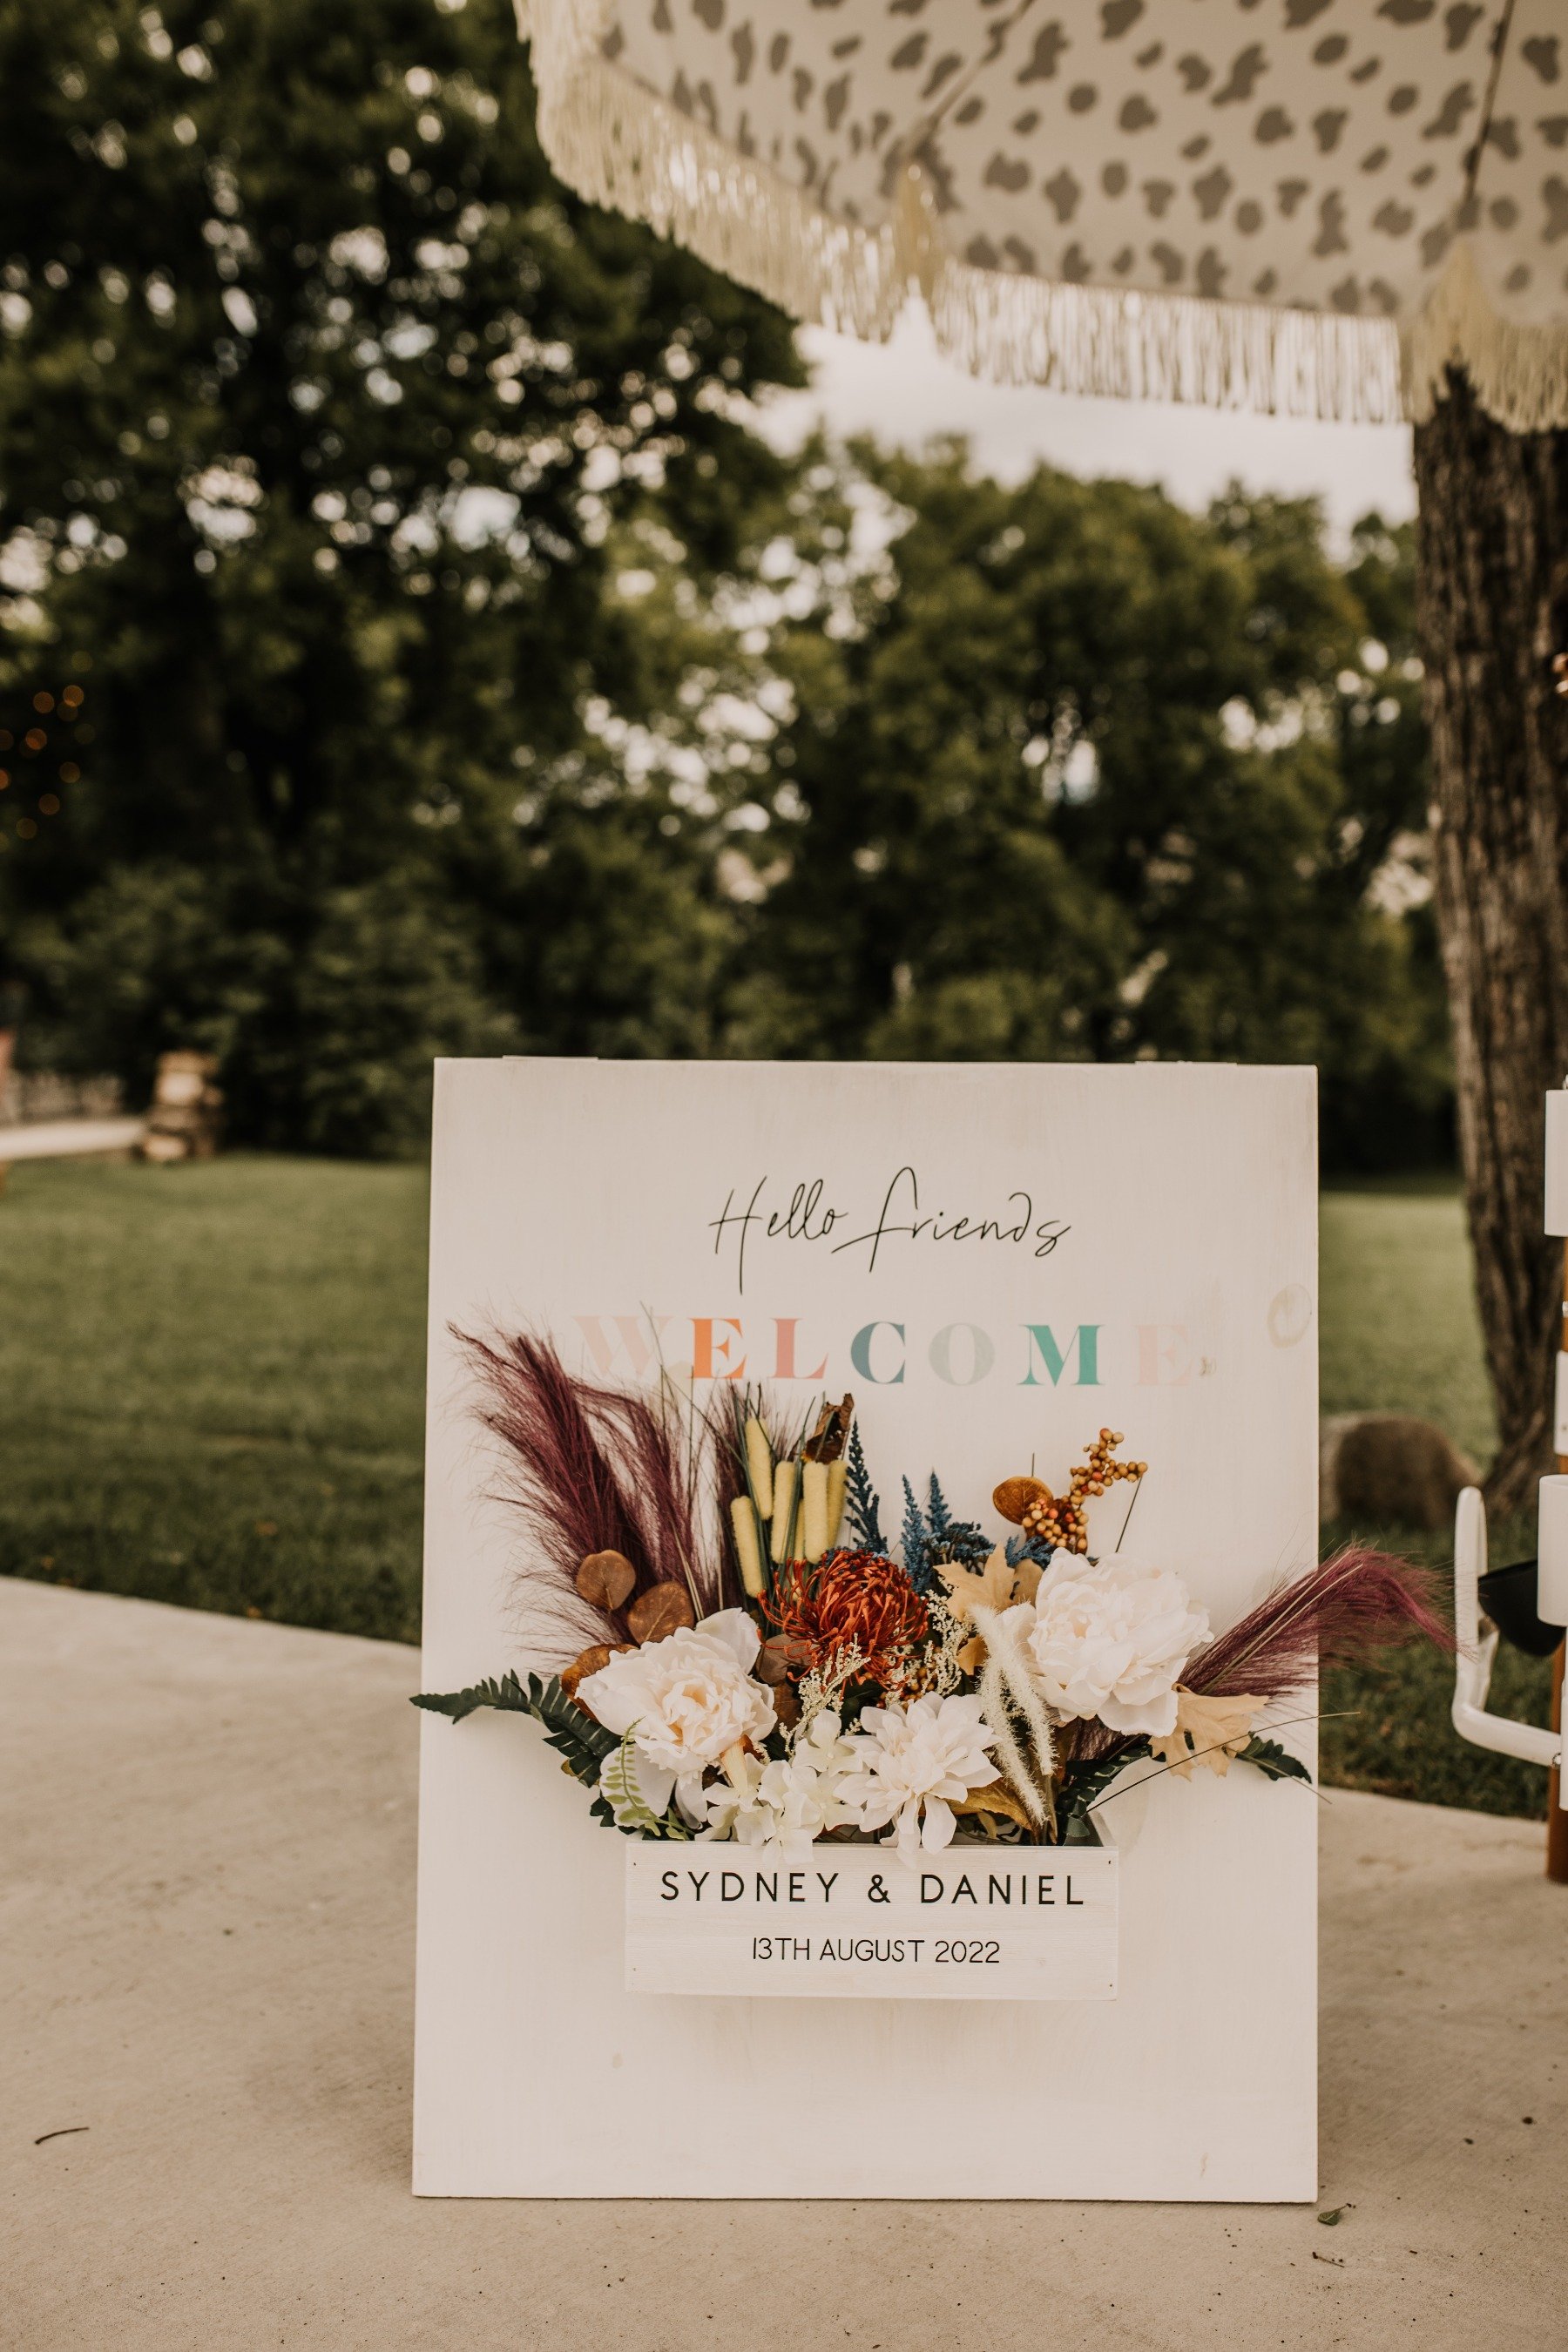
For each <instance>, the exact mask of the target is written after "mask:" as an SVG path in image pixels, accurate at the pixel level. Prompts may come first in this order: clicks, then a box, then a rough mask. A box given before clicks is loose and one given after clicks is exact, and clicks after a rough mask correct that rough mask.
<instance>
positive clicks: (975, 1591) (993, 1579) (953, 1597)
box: [936, 1544, 1018, 1618]
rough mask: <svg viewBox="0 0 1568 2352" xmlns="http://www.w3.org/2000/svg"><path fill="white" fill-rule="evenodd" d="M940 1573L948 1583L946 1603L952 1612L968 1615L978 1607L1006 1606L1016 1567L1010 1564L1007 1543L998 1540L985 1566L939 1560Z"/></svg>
mask: <svg viewBox="0 0 1568 2352" xmlns="http://www.w3.org/2000/svg"><path fill="white" fill-rule="evenodd" d="M936 1572H937V1574H938V1575H939V1576H940V1577H941V1579H942V1582H943V1583H944V1584H945V1585H946V1587H947V1605H948V1608H949V1609H950V1610H951V1611H952V1614H953V1616H955V1617H962V1618H967V1617H969V1616H970V1615H971V1614H972V1613H973V1611H974V1610H976V1609H1005V1608H1007V1607H1008V1606H1009V1604H1010V1603H1011V1601H1012V1599H1013V1592H1014V1588H1015V1587H1016V1583H1017V1580H1018V1578H1017V1571H1016V1570H1015V1569H1013V1568H1011V1567H1009V1565H1008V1562H1007V1551H1006V1547H1005V1545H1003V1544H998V1545H997V1547H996V1549H995V1550H994V1552H993V1553H992V1554H991V1556H990V1558H989V1559H987V1561H986V1563H985V1565H984V1568H981V1569H973V1568H965V1567H964V1566H963V1563H962V1561H959V1560H940V1561H939V1562H938V1563H937V1571H936Z"/></svg>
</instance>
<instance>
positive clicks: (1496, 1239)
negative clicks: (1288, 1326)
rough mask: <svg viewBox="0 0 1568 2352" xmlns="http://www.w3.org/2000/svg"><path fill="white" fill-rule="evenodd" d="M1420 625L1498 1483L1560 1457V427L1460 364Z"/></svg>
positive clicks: (1431, 511) (1421, 444) (1566, 508)
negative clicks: (1555, 666)
mask: <svg viewBox="0 0 1568 2352" xmlns="http://www.w3.org/2000/svg"><path fill="white" fill-rule="evenodd" d="M1415 479H1416V485H1417V488H1418V491H1419V495H1420V520H1419V524H1418V542H1417V544H1418V551H1419V575H1418V577H1419V587H1418V596H1419V607H1418V609H1419V625H1420V632H1421V648H1422V655H1423V658H1424V660H1425V663H1426V710H1427V717H1428V719H1429V720H1430V723H1431V730H1432V765H1433V772H1434V777H1435V788H1436V812H1435V816H1436V907H1437V922H1438V929H1439V934H1440V937H1441V940H1442V948H1443V961H1444V965H1445V968H1446V971H1447V983H1448V1000H1449V1004H1450V1007H1451V1010H1452V1013H1453V1023H1454V1058H1455V1066H1456V1076H1457V1079H1458V1109H1459V1149H1460V1155H1461V1159H1462V1161H1463V1165H1464V1172H1465V1187H1466V1192H1467V1194H1468V1204H1469V1220H1470V1238H1471V1241H1472V1243H1473V1244H1474V1248H1475V1260H1476V1294H1477V1298H1478V1302H1479V1307H1480V1317H1481V1329H1482V1334H1483V1337H1484V1339H1485V1342H1486V1351H1487V1364H1488V1368H1489V1371H1490V1374H1491V1382H1492V1390H1493V1393H1494V1396H1495V1398H1496V1401H1497V1418H1498V1437H1499V1446H1498V1454H1497V1458H1496V1460H1495V1462H1494V1463H1493V1465H1492V1468H1491V1473H1490V1475H1489V1480H1488V1494H1489V1499H1490V1501H1491V1502H1492V1504H1493V1506H1494V1507H1496V1508H1498V1509H1499V1510H1501V1511H1512V1510H1519V1509H1521V1508H1523V1507H1525V1506H1526V1505H1527V1504H1528V1502H1529V1501H1530V1499H1531V1491H1532V1488H1533V1484H1534V1481H1535V1480H1536V1478H1538V1477H1539V1476H1540V1475H1541V1474H1542V1472H1543V1471H1545V1470H1549V1469H1550V1468H1551V1467H1552V1403H1551V1399H1552V1366H1553V1361H1554V1355H1555V1350H1556V1348H1557V1344H1558V1332H1559V1320H1560V1316H1561V1312H1562V1305H1561V1302H1562V1289H1561V1277H1562V1251H1561V1244H1553V1243H1552V1242H1551V1241H1549V1240H1548V1239H1547V1238H1546V1235H1545V1234H1544V1233H1543V1231H1542V1153H1543V1146H1542V1126H1543V1121H1542V1096H1543V1095H1544V1093H1545V1092H1546V1089H1547V1088H1548V1087H1557V1086H1561V1085H1562V1084H1563V1078H1564V1076H1565V1075H1568V701H1565V700H1564V699H1563V698H1562V697H1560V696H1559V695H1557V693H1556V692H1555V690H1554V688H1555V683H1556V681H1555V680H1554V678H1553V677H1552V656H1554V655H1555V654H1556V653H1557V652H1559V651H1560V650H1562V649H1563V647H1564V646H1568V431H1557V432H1551V433H1531V434H1513V433H1510V432H1508V431H1507V430H1506V429H1505V428H1504V427H1503V426H1502V425H1499V424H1496V423H1495V422H1494V421H1493V419H1492V418H1491V417H1489V416H1488V415H1486V414H1485V413H1484V412H1483V411H1482V410H1481V408H1480V407H1479V405H1478V404H1477V402H1476V399H1475V395H1474V394H1473V393H1472V391H1471V389H1470V386H1469V383H1468V379H1467V378H1466V377H1465V376H1463V375H1462V374H1460V373H1458V372H1455V371H1450V373H1449V376H1448V390H1447V397H1446V398H1445V399H1444V400H1442V401H1440V402H1439V403H1438V404H1437V407H1436V412H1435V414H1434V415H1433V416H1432V417H1431V419H1430V420H1429V422H1427V423H1426V424H1425V425H1417V426H1416V428H1415Z"/></svg>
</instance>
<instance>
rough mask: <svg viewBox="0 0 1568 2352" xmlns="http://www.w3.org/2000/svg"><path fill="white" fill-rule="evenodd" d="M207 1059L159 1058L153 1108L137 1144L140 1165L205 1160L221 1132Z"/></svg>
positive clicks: (219, 1098) (219, 1105)
mask: <svg viewBox="0 0 1568 2352" xmlns="http://www.w3.org/2000/svg"><path fill="white" fill-rule="evenodd" d="M216 1070H217V1063H216V1059H215V1058H214V1056H213V1055H211V1054H161V1055H159V1057H158V1075H157V1077H156V1078H155V1080H154V1081H153V1107H152V1108H151V1110H149V1112H148V1114H147V1131H146V1133H145V1135H144V1136H143V1137H142V1159H143V1160H160V1161H168V1160H210V1159H211V1158H212V1156H213V1154H214V1152H215V1151H216V1150H217V1147H218V1138H219V1135H220V1132H221V1129H222V1120H223V1093H222V1089H221V1088H220V1087H217V1086H216V1085H215V1083H214V1079H215V1076H216Z"/></svg>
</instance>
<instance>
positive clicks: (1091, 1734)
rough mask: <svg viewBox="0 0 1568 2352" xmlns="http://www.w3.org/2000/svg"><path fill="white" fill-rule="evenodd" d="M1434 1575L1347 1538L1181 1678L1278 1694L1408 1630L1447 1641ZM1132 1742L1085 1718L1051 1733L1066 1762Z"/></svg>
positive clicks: (1215, 1694)
mask: <svg viewBox="0 0 1568 2352" xmlns="http://www.w3.org/2000/svg"><path fill="white" fill-rule="evenodd" d="M1436 1585H1437V1580H1436V1577H1435V1576H1434V1575H1433V1574H1432V1572H1431V1570H1428V1569H1424V1568H1417V1567H1415V1566H1413V1565H1412V1563H1411V1562H1410V1561H1409V1560H1405V1559H1394V1556H1393V1555H1392V1554H1391V1553H1389V1552H1384V1551H1372V1550H1370V1549H1367V1548H1366V1547H1365V1546H1363V1545H1359V1544H1350V1545H1347V1546H1346V1548H1345V1549H1344V1550H1343V1551H1339V1552H1336V1553H1335V1554H1334V1556H1333V1558H1332V1559H1326V1560H1324V1561H1323V1563H1322V1565H1321V1567H1319V1568H1315V1569H1313V1570H1312V1571H1311V1573H1310V1576H1302V1577H1298V1578H1297V1580H1296V1581H1295V1582H1294V1583H1292V1584H1283V1585H1280V1586H1279V1589H1278V1590H1277V1591H1273V1592H1271V1593H1270V1594H1269V1595H1268V1599H1267V1600H1266V1601H1259V1602H1258V1607H1257V1608H1256V1609H1253V1610H1250V1611H1249V1612H1248V1613H1247V1615H1246V1616H1245V1617H1242V1618H1239V1619H1238V1620H1237V1622H1236V1623H1235V1624H1234V1625H1232V1626H1231V1627H1230V1628H1229V1630H1228V1631H1227V1632H1226V1633H1221V1634H1220V1635H1218V1637H1217V1638H1216V1639H1215V1641H1213V1642H1211V1643H1208V1645H1207V1647H1206V1648H1205V1649H1202V1650H1197V1651H1194V1654H1193V1655H1192V1657H1191V1658H1189V1659H1188V1661H1187V1664H1186V1669H1185V1671H1184V1674H1183V1675H1182V1682H1183V1685H1184V1687H1185V1688H1186V1689H1188V1690H1191V1691H1198V1692H1200V1693H1202V1694H1203V1696H1205V1697H1211V1698H1233V1697H1237V1696H1240V1695H1241V1694H1243V1693H1244V1692H1245V1693H1247V1694H1250V1695H1251V1696H1255V1697H1258V1698H1267V1699H1273V1698H1284V1697H1286V1696H1289V1693H1290V1692H1292V1691H1299V1690H1303V1689H1305V1688H1306V1687H1307V1686H1308V1685H1310V1684H1311V1683H1313V1682H1315V1681H1316V1679H1317V1676H1318V1673H1319V1670H1320V1668H1321V1667H1323V1666H1327V1665H1338V1664H1350V1663H1352V1662H1353V1661H1354V1660H1356V1659H1359V1658H1364V1657H1366V1656H1368V1655H1369V1654H1371V1653H1372V1652H1373V1651H1374V1650H1381V1649H1387V1648H1390V1647H1391V1646H1393V1645H1394V1643H1399V1642H1404V1641H1407V1640H1409V1639H1410V1638H1411V1637H1412V1636H1413V1635H1416V1634H1419V1635H1420V1636H1422V1637H1423V1638H1424V1639H1425V1640H1426V1641H1428V1642H1432V1643H1435V1644H1436V1647H1437V1648H1438V1649H1440V1650H1449V1651H1451V1650H1452V1649H1453V1647H1454V1637H1453V1634H1452V1633H1451V1632H1450V1631H1449V1629H1448V1627H1447V1625H1446V1624H1445V1623H1444V1622H1443V1621H1442V1619H1441V1618H1440V1617H1439V1616H1438V1615H1437V1614H1436V1610H1435V1608H1434V1606H1433V1603H1434V1599H1435V1596H1436ZM1133 1745H1134V1742H1133V1740H1132V1739H1131V1738H1130V1737H1129V1736H1128V1735H1127V1734H1125V1733H1123V1732H1116V1731H1110V1730H1108V1729H1107V1727H1106V1726H1105V1725H1104V1724H1102V1723H1092V1722H1089V1723H1085V1722H1079V1723H1068V1724H1064V1725H1063V1726H1062V1727H1061V1728H1060V1730H1059V1731H1058V1735H1057V1741H1056V1746H1057V1753H1058V1758H1059V1759H1060V1760H1061V1762H1062V1763H1063V1764H1067V1765H1069V1766H1082V1765H1088V1764H1099V1763H1105V1762H1108V1761H1109V1760H1110V1758H1111V1757H1113V1756H1115V1755H1116V1754H1117V1753H1118V1752H1119V1751H1120V1750H1121V1749H1122V1748H1131V1747H1132V1746H1133Z"/></svg>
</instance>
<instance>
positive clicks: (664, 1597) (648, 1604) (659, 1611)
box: [626, 1584, 697, 1645]
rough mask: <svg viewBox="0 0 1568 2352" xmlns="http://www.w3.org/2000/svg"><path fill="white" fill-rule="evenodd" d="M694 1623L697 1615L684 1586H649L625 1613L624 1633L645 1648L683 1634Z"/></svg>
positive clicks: (638, 1595)
mask: <svg viewBox="0 0 1568 2352" xmlns="http://www.w3.org/2000/svg"><path fill="white" fill-rule="evenodd" d="M696 1622H697V1612H696V1611H695V1610H694V1609H693V1608H692V1606H691V1595H690V1594H689V1592H688V1591H687V1590H686V1587H685V1585H684V1584H650V1585H649V1586H648V1589H647V1591H646V1592H639V1593H638V1594H637V1599H636V1600H635V1601H633V1602H632V1605H631V1607H630V1608H629V1609H628V1610H627V1611H626V1630H627V1632H628V1633H631V1634H632V1635H633V1637H634V1638H635V1639H636V1640H637V1641H638V1642H641V1643H644V1644H645V1645H646V1644H647V1643H649V1642H662V1641H663V1640H664V1639H665V1637H666V1635H667V1634H669V1633H682V1632H684V1631H685V1629H686V1627H687V1626H688V1625H695V1624H696Z"/></svg>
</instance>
